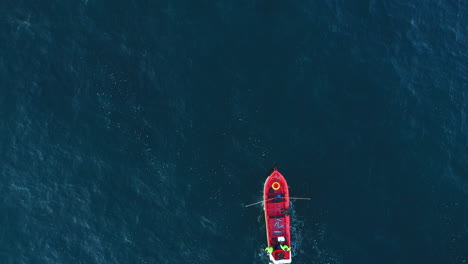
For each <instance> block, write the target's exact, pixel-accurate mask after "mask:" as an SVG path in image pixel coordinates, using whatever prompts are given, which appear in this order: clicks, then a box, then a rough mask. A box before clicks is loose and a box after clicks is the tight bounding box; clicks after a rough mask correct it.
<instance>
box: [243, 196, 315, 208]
mask: <svg viewBox="0 0 468 264" xmlns="http://www.w3.org/2000/svg"><path fill="white" fill-rule="evenodd" d="M286 198H287V197H276V198H270V199H266V200H265V201H271V200H275V199H286ZM289 199H290V200H310V198H300V197H289ZM259 203H263V201H259V202H256V203H253V204H248V205H244V207H249V206H252V205H256V204H259Z"/></svg>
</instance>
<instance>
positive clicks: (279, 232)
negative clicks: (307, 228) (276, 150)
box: [263, 169, 292, 264]
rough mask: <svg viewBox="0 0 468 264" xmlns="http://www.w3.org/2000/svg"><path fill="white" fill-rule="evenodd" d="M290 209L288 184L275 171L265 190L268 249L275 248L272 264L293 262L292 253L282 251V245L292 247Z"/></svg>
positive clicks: (271, 258)
mask: <svg viewBox="0 0 468 264" xmlns="http://www.w3.org/2000/svg"><path fill="white" fill-rule="evenodd" d="M289 207H290V200H289V187H288V183H287V182H286V179H285V178H284V176H283V175H281V173H280V172H279V171H278V170H276V169H275V170H274V171H273V173H271V175H270V176H268V178H267V179H266V181H265V185H264V190H263V209H264V211H265V224H266V233H267V242H268V247H272V248H273V252H272V254H270V256H269V257H270V263H272V264H286V263H291V261H292V254H291V251H288V250H283V249H281V245H283V246H288V247H291V228H290V226H291V221H290V216H289V215H288V210H289Z"/></svg>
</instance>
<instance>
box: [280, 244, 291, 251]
mask: <svg viewBox="0 0 468 264" xmlns="http://www.w3.org/2000/svg"><path fill="white" fill-rule="evenodd" d="M280 247H281V249H282V250H284V251H291V247H290V246H288V245H281V246H280Z"/></svg>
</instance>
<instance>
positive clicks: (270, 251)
mask: <svg viewBox="0 0 468 264" xmlns="http://www.w3.org/2000/svg"><path fill="white" fill-rule="evenodd" d="M265 251H266V252H267V253H268V254H271V253H273V247H267V248H265Z"/></svg>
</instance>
